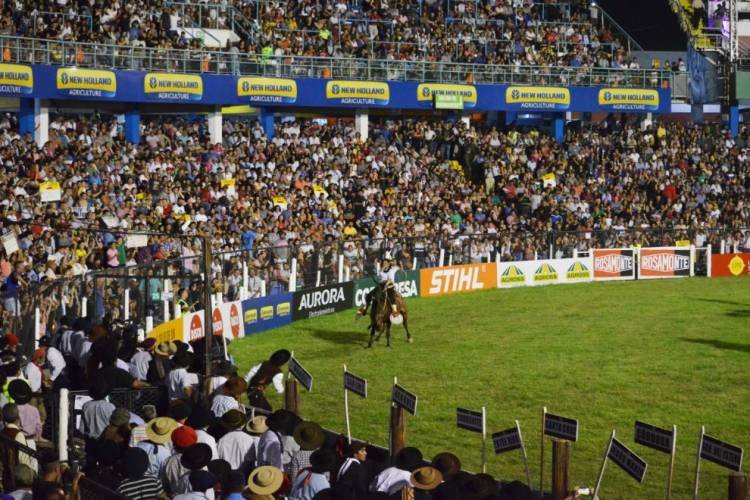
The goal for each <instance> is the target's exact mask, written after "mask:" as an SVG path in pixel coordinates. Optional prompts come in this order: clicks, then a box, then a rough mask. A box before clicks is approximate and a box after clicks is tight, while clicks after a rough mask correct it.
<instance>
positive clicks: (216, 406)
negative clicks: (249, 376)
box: [211, 376, 247, 418]
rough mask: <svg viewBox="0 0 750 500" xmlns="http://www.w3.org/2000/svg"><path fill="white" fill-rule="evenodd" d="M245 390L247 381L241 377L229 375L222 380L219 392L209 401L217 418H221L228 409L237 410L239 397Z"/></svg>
mask: <svg viewBox="0 0 750 500" xmlns="http://www.w3.org/2000/svg"><path fill="white" fill-rule="evenodd" d="M246 390H247V382H245V379H243V378H242V377H236V376H235V377H230V378H229V379H227V381H226V382H224V385H223V386H222V390H221V394H217V395H216V396H214V400H213V402H212V403H211V411H212V412H213V414H214V415H216V416H217V417H218V418H221V417H222V416H223V415H224V414H225V413H226V412H228V411H229V410H238V409H239V408H240V401H239V399H240V397H241V396H242V395H243V394H244V393H245V391H246Z"/></svg>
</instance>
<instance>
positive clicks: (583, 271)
mask: <svg viewBox="0 0 750 500" xmlns="http://www.w3.org/2000/svg"><path fill="white" fill-rule="evenodd" d="M565 277H566V278H568V279H569V280H575V279H588V278H591V271H590V270H589V268H588V267H586V265H585V264H584V263H583V262H574V263H573V265H572V266H570V267H569V268H568V272H567V273H566V274H565Z"/></svg>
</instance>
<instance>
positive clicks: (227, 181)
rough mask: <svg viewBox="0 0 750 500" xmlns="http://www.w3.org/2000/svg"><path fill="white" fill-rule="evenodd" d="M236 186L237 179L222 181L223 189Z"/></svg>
mask: <svg viewBox="0 0 750 500" xmlns="http://www.w3.org/2000/svg"><path fill="white" fill-rule="evenodd" d="M235 184H237V180H236V179H222V180H221V187H227V186H234V185H235Z"/></svg>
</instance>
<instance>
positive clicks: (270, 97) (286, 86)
mask: <svg viewBox="0 0 750 500" xmlns="http://www.w3.org/2000/svg"><path fill="white" fill-rule="evenodd" d="M237 97H239V98H240V99H241V100H243V101H244V100H247V101H250V102H252V103H258V104H263V103H273V104H278V103H284V104H294V103H295V102H296V101H297V82H296V81H294V80H290V79H286V78H265V77H260V76H243V77H241V78H239V79H238V80H237Z"/></svg>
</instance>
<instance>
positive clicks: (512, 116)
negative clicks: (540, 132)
mask: <svg viewBox="0 0 750 500" xmlns="http://www.w3.org/2000/svg"><path fill="white" fill-rule="evenodd" d="M516 118H518V113H516V112H515V111H506V112H505V125H506V126H508V125H513V122H514V121H516Z"/></svg>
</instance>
